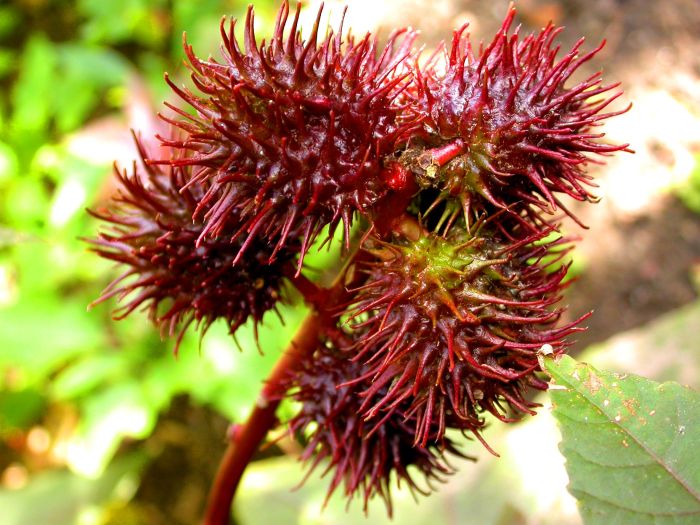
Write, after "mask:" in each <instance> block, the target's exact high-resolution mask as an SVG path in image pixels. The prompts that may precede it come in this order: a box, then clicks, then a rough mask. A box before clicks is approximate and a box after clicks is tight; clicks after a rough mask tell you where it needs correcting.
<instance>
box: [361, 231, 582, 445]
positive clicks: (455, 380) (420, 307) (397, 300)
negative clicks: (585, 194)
mask: <svg viewBox="0 0 700 525" xmlns="http://www.w3.org/2000/svg"><path fill="white" fill-rule="evenodd" d="M563 243H564V240H563V239H561V238H560V239H558V240H548V239H544V233H539V234H529V235H527V236H525V237H523V238H521V239H515V238H513V239H509V238H505V237H503V236H502V235H499V234H498V230H496V229H494V228H493V227H492V226H491V225H490V224H481V225H479V226H478V227H477V228H476V229H475V230H474V231H473V232H472V233H469V232H467V231H466V230H463V229H461V228H458V227H453V228H452V229H451V230H450V232H449V233H448V234H447V235H446V236H445V237H442V236H438V235H436V234H433V233H427V234H424V235H423V236H422V237H420V238H419V239H417V240H415V241H412V240H408V239H404V240H402V241H399V242H396V243H391V244H390V243H386V242H379V241H375V242H374V244H375V246H374V248H370V249H369V250H370V251H371V253H372V254H373V255H374V257H375V260H374V262H371V263H368V264H366V265H365V271H366V272H367V273H368V281H367V283H366V284H365V285H364V286H362V287H361V288H360V289H359V290H358V295H357V299H356V303H355V305H354V308H353V310H352V318H353V319H354V320H355V329H358V330H363V331H365V332H366V336H365V337H364V338H363V339H362V340H361V341H360V342H359V343H358V345H357V349H356V351H357V353H356V355H355V357H354V359H356V360H360V361H362V362H365V363H366V364H367V367H368V368H367V372H366V373H365V374H364V375H363V376H362V377H361V378H358V381H362V382H367V381H370V382H369V387H368V388H367V391H366V392H365V394H364V395H365V401H364V403H363V405H362V410H363V413H364V414H365V416H366V417H368V418H370V419H372V418H377V419H381V418H382V417H384V415H385V414H386V413H391V412H392V411H393V410H394V409H395V407H397V406H399V405H401V404H405V403H408V404H409V406H410V409H409V410H408V411H407V413H408V414H411V415H415V416H416V419H415V421H416V426H415V429H414V430H415V441H416V444H420V445H422V446H425V445H426V444H427V443H428V442H429V440H430V439H431V437H430V435H431V434H430V432H428V429H430V428H433V425H434V424H437V426H438V428H439V429H440V430H439V432H438V434H437V435H438V437H439V436H441V435H442V434H443V432H444V429H445V428H446V427H456V428H459V429H462V430H465V431H470V432H473V433H474V434H476V435H477V436H478V435H479V430H480V428H481V427H482V426H483V422H482V420H481V417H480V413H482V412H483V411H488V412H491V413H492V414H494V415H495V416H496V417H498V418H500V419H503V420H509V416H508V414H507V409H506V408H505V407H506V406H510V407H512V408H513V409H515V410H517V411H520V412H531V407H532V404H531V403H530V402H528V401H527V400H526V398H525V397H524V395H523V394H524V391H525V390H526V389H527V388H528V387H534V388H537V389H546V383H544V382H543V381H541V380H540V379H539V378H537V377H536V376H535V374H534V372H535V371H536V370H538V362H537V356H536V353H537V351H538V350H539V349H540V348H541V347H542V346H543V345H551V346H552V348H553V350H554V352H555V353H560V352H563V351H564V347H565V345H566V343H565V341H564V337H565V336H566V335H568V334H570V333H572V332H574V331H577V330H579V329H578V328H576V327H575V326H576V325H577V324H578V323H579V322H580V321H581V320H580V319H579V320H577V321H575V322H574V323H571V324H567V325H565V326H561V327H556V326H555V324H556V322H557V320H558V319H559V317H560V315H561V313H562V310H561V309H557V308H554V307H553V305H555V303H557V302H558V301H559V299H560V293H561V291H562V289H563V288H564V286H565V285H564V284H563V283H562V280H563V278H564V277H565V275H566V271H567V266H566V265H561V264H559V261H560V260H561V258H562V257H563V256H564V254H565V253H566V248H565V247H563V246H562V245H563ZM557 265H558V267H557ZM380 390H382V391H385V392H386V394H385V395H383V396H381V397H379V398H377V392H379V391H380Z"/></svg>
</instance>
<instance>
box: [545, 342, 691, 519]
mask: <svg viewBox="0 0 700 525" xmlns="http://www.w3.org/2000/svg"><path fill="white" fill-rule="evenodd" d="M545 368H546V370H547V372H548V373H549V374H550V375H551V376H552V378H553V379H554V381H555V382H556V384H557V385H558V386H559V388H556V387H555V389H553V390H552V391H551V394H552V402H553V405H554V417H555V418H556V419H557V420H558V422H559V425H560V428H561V432H562V442H561V445H560V448H561V451H562V453H563V454H564V456H565V457H566V460H567V471H568V473H569V478H570V485H569V490H570V492H571V493H572V494H573V495H574V496H575V497H576V498H577V499H578V500H579V506H580V510H581V514H582V516H583V519H584V521H585V523H586V524H587V525H595V524H601V525H603V524H605V525H608V524H610V523H614V524H616V525H626V524H630V525H646V524H649V525H651V524H654V525H663V524H674V525H681V524H683V525H692V524H697V523H699V522H700V454H698V450H697V445H698V439H699V438H700V394H698V393H697V392H695V391H693V390H690V389H689V388H685V387H682V386H681V385H679V384H677V383H671V382H669V383H656V382H654V381H650V380H648V379H645V378H643V377H639V376H634V375H626V374H623V375H620V374H613V373H610V372H606V371H599V370H597V369H595V368H594V367H592V366H590V365H588V364H585V363H577V362H576V361H575V360H574V359H572V358H571V357H567V356H564V357H562V358H560V359H558V360H552V359H546V360H545Z"/></svg>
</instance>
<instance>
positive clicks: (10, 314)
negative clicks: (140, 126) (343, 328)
mask: <svg viewBox="0 0 700 525" xmlns="http://www.w3.org/2000/svg"><path fill="white" fill-rule="evenodd" d="M257 4H258V6H256V7H258V12H257V14H258V17H259V21H260V22H261V25H262V27H261V31H262V32H265V31H266V30H267V29H268V26H269V24H270V22H271V20H270V17H271V15H272V6H271V5H270V6H269V7H266V6H265V5H264V3H262V4H263V5H260V4H261V2H257ZM270 4H271V2H270ZM245 7H246V5H245V3H243V2H237V1H226V0H207V1H203V2H198V1H195V0H192V1H185V0H171V1H167V2H166V1H165V0H156V1H153V0H114V1H109V2H104V1H103V0H79V1H78V2H64V1H60V0H18V1H16V2H14V3H11V4H9V5H2V6H0V475H2V476H4V477H3V478H2V479H1V480H0V481H2V482H3V484H10V485H11V484H12V483H13V481H12V479H11V477H8V474H7V473H8V472H11V471H12V469H13V468H14V469H15V471H17V467H18V468H19V471H20V472H24V473H25V474H26V475H28V484H26V483H27V480H23V481H22V483H21V484H22V485H26V486H25V487H24V488H23V489H22V490H20V491H17V490H8V489H2V488H0V507H1V508H2V509H3V511H2V515H3V517H2V522H3V524H8V525H9V524H13V523H17V524H18V525H19V524H21V525H26V524H27V523H42V524H56V525H70V524H73V523H78V522H80V523H88V522H89V523H102V522H103V521H104V519H103V518H104V517H103V516H102V514H101V511H99V509H100V506H99V504H100V502H106V501H113V500H114V498H117V499H120V498H121V499H122V500H125V499H128V498H130V497H131V496H132V495H133V493H134V490H126V491H125V490H124V483H123V482H120V481H119V480H122V481H123V480H124V479H127V480H131V481H130V482H129V483H131V484H132V485H133V484H134V483H136V484H138V472H139V470H140V469H141V468H142V467H143V465H144V464H145V462H146V461H147V458H146V457H145V456H144V454H137V455H136V456H133V454H132V455H131V456H129V455H127V456H124V455H123V454H118V451H119V447H120V445H121V444H122V443H123V440H124V438H125V437H130V438H136V439H142V438H146V437H147V436H149V435H150V434H151V433H152V432H153V430H154V426H155V424H156V420H157V417H158V415H159V413H160V412H161V411H163V410H164V409H165V408H167V407H168V406H169V404H170V401H171V399H172V398H173V396H175V395H177V394H179V393H183V392H186V393H189V394H190V396H191V397H192V399H193V400H194V401H195V402H197V403H199V404H201V405H206V406H210V407H212V408H214V409H215V410H217V411H218V412H220V413H221V414H223V415H224V416H226V417H227V418H230V419H232V420H240V419H242V418H243V417H245V415H246V413H247V411H248V407H249V406H250V404H251V403H252V401H253V400H254V399H255V396H256V395H257V391H258V389H259V388H260V384H261V381H262V380H263V378H264V377H265V375H266V373H267V371H268V370H269V368H270V367H271V366H272V363H274V361H275V359H276V357H277V355H278V354H279V352H280V351H281V349H282V347H283V346H284V345H285V344H286V342H287V341H288V339H289V337H290V335H291V334H292V333H293V332H294V330H295V327H296V326H297V324H298V322H299V321H300V319H301V318H302V317H303V315H304V309H303V308H302V307H300V306H299V305H297V304H294V305H289V306H285V307H283V308H282V310H283V312H282V313H283V316H284V318H285V321H286V323H285V325H284V326H282V325H280V322H279V320H277V318H276V316H275V315H274V314H272V315H270V316H268V317H266V318H265V328H267V329H263V330H262V332H261V335H260V346H261V348H264V350H265V352H264V355H262V356H261V355H260V354H259V353H258V352H257V351H256V349H255V348H256V345H255V342H254V340H253V335H252V330H250V329H248V330H247V331H246V330H243V331H242V332H241V333H239V334H238V337H237V338H238V341H239V343H240V346H241V347H243V348H244V349H245V350H246V351H245V352H239V351H238V350H237V349H236V346H235V344H234V343H233V341H232V340H231V338H230V336H229V335H228V334H227V332H226V328H225V327H224V326H218V325H215V326H214V327H213V328H212V329H211V331H210V333H209V334H208V335H207V337H206V338H205V339H204V340H203V341H202V342H201V343H200V341H199V338H198V335H197V334H189V335H188V336H187V337H186V338H185V341H184V342H183V344H182V346H181V348H180V354H179V357H178V358H177V359H175V358H174V357H173V355H172V348H173V342H172V341H168V340H165V341H161V339H160V338H159V336H158V333H157V332H156V330H155V329H154V328H153V327H152V326H151V325H150V324H149V323H148V321H147V320H146V319H145V316H139V315H134V316H133V318H131V319H128V320H126V321H123V322H121V323H114V322H113V321H112V320H111V316H110V310H111V308H113V306H114V304H113V303H108V304H104V305H100V306H98V307H96V308H94V309H93V310H92V311H90V312H86V306H87V305H88V304H89V303H90V302H91V301H93V300H94V299H95V298H96V297H98V296H99V293H100V291H101V289H102V288H103V287H104V286H105V285H106V284H107V283H108V282H109V281H110V280H111V278H113V277H114V276H115V270H114V268H113V267H112V266H111V265H110V264H108V263H106V262H105V261H103V260H101V259H99V258H98V257H96V256H95V255H93V254H91V253H90V252H89V251H88V247H87V245H86V243H84V242H82V241H80V240H79V238H82V237H94V236H95V234H96V231H97V229H98V225H97V224H96V221H95V220H94V219H92V218H91V217H89V216H88V215H87V214H86V213H85V212H84V209H85V208H86V207H91V206H98V205H99V204H100V201H101V200H104V198H105V192H107V193H108V192H109V183H108V182H107V181H108V179H109V178H110V177H111V171H112V168H111V163H112V161H113V158H110V157H109V156H108V154H109V152H113V151H114V148H113V147H111V149H110V144H111V143H110V140H112V142H113V137H111V136H109V133H114V130H115V129H116V131H117V132H118V134H119V136H120V137H121V136H124V137H128V127H129V125H130V123H129V122H127V120H126V119H125V118H124V115H125V114H126V113H127V110H128V109H129V108H128V104H129V100H130V95H131V94H130V93H129V89H130V86H131V85H132V81H133V78H134V77H137V78H139V79H141V82H142V83H143V84H144V85H145V86H147V91H149V94H150V95H151V97H152V98H153V100H156V101H159V100H162V99H163V98H164V97H165V96H166V94H167V88H166V86H165V83H164V82H163V79H162V75H163V72H164V71H166V70H167V71H170V72H171V73H174V74H175V75H178V74H181V75H183V77H184V73H186V71H185V70H184V68H183V67H182V57H183V53H182V32H183V30H185V29H186V30H187V31H188V35H189V37H188V39H189V41H190V43H192V44H193V45H194V46H195V48H196V49H198V50H199V52H200V53H202V54H205V55H206V54H208V53H209V52H212V53H213V52H215V51H216V49H217V44H216V42H217V41H218V39H219V35H218V23H219V20H220V18H221V16H222V15H233V16H236V17H240V16H242V15H243V14H244V10H245ZM151 109H152V112H153V113H155V112H156V111H158V110H160V106H156V107H154V108H151ZM105 130H107V131H105ZM86 136H87V137H89V139H90V141H89V142H87V143H88V144H92V145H96V147H86V146H85V144H86V141H85V137H86ZM120 140H121V139H120ZM124 142H125V143H128V140H124ZM101 146H104V147H103V148H102V147H101ZM57 412H59V413H62V414H66V413H68V414H76V417H75V418H74V419H75V420H74V421H73V422H72V423H71V424H70V425H69V426H70V428H69V429H68V431H66V430H65V429H64V428H62V427H63V426H65V425H66V424H67V423H66V421H67V420H70V418H65V417H64V418H58V421H56V417H55V414H56V413H57ZM37 428H40V429H43V430H47V431H48V434H49V441H50V447H49V450H43V451H40V452H39V453H37V454H34V453H33V452H32V451H31V450H30V449H31V447H28V446H27V443H29V442H30V436H31V432H32V429H37ZM43 430H42V431H43ZM33 454H34V455H33ZM115 454H116V455H115ZM35 456H37V457H35ZM38 456H40V457H38ZM47 468H49V470H50V471H49V472H44V471H45V470H46V469H47ZM59 488H60V490H59ZM52 491H53V492H55V493H56V494H57V495H58V497H54V498H46V497H44V496H45V495H46V494H47V493H51V492H52ZM42 495H44V496H42ZM39 498H40V499H41V502H42V503H41V506H40V507H41V508H36V509H34V511H32V512H31V513H29V514H28V513H27V512H29V510H28V509H30V507H32V505H35V503H32V502H36V501H39ZM23 509H24V510H23ZM86 509H88V511H89V512H87V511H86ZM90 509H92V510H90ZM95 509H98V510H97V511H96V510H95ZM86 512H87V513H88V515H89V516H88V517H90V516H92V518H90V519H89V520H87V521H86V519H87V518H85V513H86ZM101 516H102V517H101Z"/></svg>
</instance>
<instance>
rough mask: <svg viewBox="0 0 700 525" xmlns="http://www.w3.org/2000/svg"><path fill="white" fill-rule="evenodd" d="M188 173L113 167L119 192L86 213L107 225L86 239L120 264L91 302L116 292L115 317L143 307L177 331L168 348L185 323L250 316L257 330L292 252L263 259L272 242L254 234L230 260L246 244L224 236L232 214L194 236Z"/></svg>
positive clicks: (204, 325) (232, 325)
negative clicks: (210, 233)
mask: <svg viewBox="0 0 700 525" xmlns="http://www.w3.org/2000/svg"><path fill="white" fill-rule="evenodd" d="M141 151H142V154H143V156H144V157H145V153H144V152H143V149H141ZM188 171H189V168H180V167H176V168H168V169H167V170H166V169H156V168H153V167H148V166H147V168H146V173H144V174H139V173H138V172H137V170H136V164H135V165H134V172H133V174H131V175H127V173H126V171H124V172H119V171H118V170H117V172H116V176H117V178H118V182H119V185H120V190H119V194H118V196H117V197H116V198H115V199H114V203H113V205H112V207H111V208H110V209H108V210H105V211H101V212H94V211H93V212H91V213H92V215H94V216H95V217H97V218H99V219H101V220H103V221H105V222H106V223H107V224H108V228H107V229H106V230H105V231H103V232H101V233H100V235H99V237H98V238H97V239H91V240H89V242H91V243H92V245H93V246H94V251H95V252H97V253H98V254H99V255H100V256H102V257H104V258H106V259H110V260H113V261H116V262H118V263H120V264H121V265H123V266H125V267H126V269H125V270H124V272H123V273H122V274H121V275H120V276H119V277H118V278H117V279H115V280H114V281H113V282H112V283H111V284H110V285H109V286H108V287H107V288H106V289H105V290H104V291H103V293H102V296H101V297H100V298H99V299H98V300H97V301H95V303H93V304H96V303H100V302H102V301H105V300H107V299H109V298H111V297H114V296H116V297H117V298H118V299H119V300H120V301H122V302H123V305H122V306H121V307H119V308H118V309H117V310H115V318H117V319H122V318H124V317H126V316H127V315H128V314H130V313H131V312H133V311H134V310H136V309H138V308H140V307H142V308H143V309H145V310H147V311H148V314H149V316H150V318H151V319H152V321H153V322H154V323H155V324H156V325H157V326H159V327H160V329H161V334H162V335H169V336H174V335H177V342H176V346H175V351H177V349H178V347H179V344H180V342H181V340H182V337H183V335H184V333H185V331H186V329H187V328H188V327H189V326H190V325H192V323H195V324H196V325H197V326H198V327H199V328H200V329H201V331H202V334H203V333H204V332H206V330H207V329H208V328H209V326H210V325H211V324H212V323H213V322H214V321H215V320H216V319H219V318H222V319H224V320H225V321H226V323H227V324H228V326H229V330H230V332H231V334H233V333H234V332H235V331H236V329H237V328H238V327H239V326H241V325H242V324H243V323H244V322H245V321H246V320H247V319H249V318H252V319H253V320H254V322H255V325H256V330H257V324H258V323H259V322H260V321H261V320H262V317H263V314H264V313H265V312H267V311H268V310H271V309H274V308H275V305H276V304H277V303H278V301H279V300H280V290H281V287H282V284H283V283H282V281H283V271H284V267H285V265H286V264H293V262H291V261H292V259H293V258H294V256H295V250H294V249H293V248H294V247H291V248H292V249H290V250H283V251H280V252H278V254H277V257H276V259H275V260H274V261H272V262H270V255H271V253H272V250H273V247H274V241H265V240H263V239H255V240H254V242H252V243H250V246H249V249H248V250H247V251H246V253H245V256H243V257H240V258H238V261H237V262H236V264H235V265H234V264H233V262H234V259H236V257H237V255H238V253H239V251H240V247H241V244H242V243H243V242H245V240H244V239H239V240H238V241H236V242H233V243H232V242H231V240H230V237H231V235H230V234H231V232H232V231H235V229H237V228H238V223H237V222H236V221H235V219H234V218H230V219H229V222H228V223H227V224H226V227H224V228H222V230H221V235H220V236H219V237H207V238H206V239H204V241H203V242H198V239H200V238H201V233H202V229H203V228H204V227H205V226H204V223H203V222H202V221H194V222H193V221H192V214H193V212H194V209H195V207H196V206H197V203H198V202H199V201H200V200H201V198H202V195H203V194H204V193H205V191H206V187H202V186H200V185H189V186H188V187H186V188H185V187H184V186H185V183H186V182H187V180H188V178H189V174H188Z"/></svg>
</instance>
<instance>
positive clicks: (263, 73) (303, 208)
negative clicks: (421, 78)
mask: <svg viewBox="0 0 700 525" xmlns="http://www.w3.org/2000/svg"><path fill="white" fill-rule="evenodd" d="M299 9H300V7H299V6H297V10H296V12H295V13H294V16H293V20H292V22H291V27H290V28H289V30H288V31H287V29H286V28H287V26H288V19H289V18H290V17H289V15H290V10H289V5H288V2H286V1H285V2H283V3H282V6H281V8H280V10H279V13H278V15H277V22H276V24H275V29H274V33H273V35H272V38H271V39H270V41H269V43H268V44H266V43H265V41H262V43H258V42H257V40H256V37H255V33H254V30H253V10H252V7H251V8H249V10H248V14H247V17H246V20H245V28H244V33H243V41H244V44H245V45H244V48H240V47H239V45H238V43H237V41H236V36H235V31H234V28H235V20H232V21H231V23H230V27H229V29H228V31H227V30H226V28H225V27H224V22H223V21H222V26H221V34H222V38H223V46H222V50H223V61H222V62H217V61H215V60H213V59H209V60H202V59H200V58H198V57H196V56H195V55H194V53H193V51H192V48H191V47H190V46H188V45H185V51H186V54H187V57H188V59H189V63H190V67H191V69H192V80H193V82H194V85H195V86H196V89H197V90H198V91H199V92H200V93H199V94H196V93H194V92H192V91H190V90H183V89H180V88H178V87H176V86H175V85H174V84H173V83H172V82H170V81H169V82H170V85H171V87H172V88H173V89H174V90H175V92H176V93H177V94H178V95H179V96H180V97H181V98H182V99H183V100H184V101H185V102H187V103H188V104H189V105H191V106H192V107H193V108H194V109H195V110H196V113H197V114H196V116H191V115H188V114H187V113H185V112H184V111H182V110H180V109H178V108H176V107H174V106H170V107H171V108H172V109H173V110H174V111H176V112H177V113H178V114H179V115H180V116H181V117H182V118H181V119H179V120H173V121H172V123H173V124H174V125H175V126H177V127H179V128H180V129H181V130H182V131H184V133H185V137H184V138H183V139H172V140H171V139H163V141H164V143H165V144H167V145H169V146H171V147H174V148H176V149H180V150H182V151H184V152H186V154H184V155H183V156H182V158H175V159H165V160H161V161H159V160H155V161H152V162H155V163H159V162H161V163H167V164H171V165H176V166H181V165H188V166H192V173H191V177H192V181H193V182H202V181H206V182H207V184H208V185H209V191H208V192H207V193H206V194H205V195H204V196H203V197H202V198H201V200H200V201H199V203H198V206H197V209H196V210H195V216H196V217H202V218H203V220H204V228H203V229H202V232H201V236H200V242H201V240H203V239H205V238H206V237H207V236H214V237H217V236H220V235H221V233H222V230H223V228H224V227H225V224H226V221H227V217H229V216H230V215H236V216H238V217H240V219H241V228H240V231H241V232H247V233H248V235H249V237H248V238H249V239H254V238H257V237H267V236H270V235H271V234H272V235H274V236H276V237H277V239H278V241H277V245H276V249H280V248H281V247H283V246H284V245H285V243H286V242H287V239H288V238H289V236H290V232H291V231H300V232H301V236H302V239H303V240H302V247H301V256H300V258H299V266H300V268H301V264H302V260H303V257H304V254H305V252H306V250H307V249H308V246H309V244H310V242H311V241H312V240H313V239H314V238H315V237H316V236H317V235H318V234H319V232H320V231H321V229H322V228H324V227H325V226H330V230H331V232H332V231H333V230H334V229H335V228H336V227H337V226H338V225H339V224H340V223H341V222H342V223H343V226H344V229H345V237H346V241H347V240H348V236H349V229H350V226H351V222H352V220H353V217H354V215H355V214H356V212H359V213H361V214H363V215H365V216H368V217H369V216H370V209H371V207H372V205H373V204H374V203H376V202H377V201H378V200H379V199H380V198H381V197H382V196H383V195H385V194H386V193H387V192H388V191H393V190H395V188H393V187H390V186H389V184H388V183H387V182H386V177H385V176H383V175H382V170H383V169H384V166H383V159H384V157H386V156H387V155H390V154H391V153H392V152H393V151H394V148H395V144H396V142H397V141H398V140H399V139H400V138H401V137H403V136H404V135H405V134H406V133H407V132H408V131H409V130H411V129H413V128H415V124H413V123H411V122H406V121H404V122H403V123H399V118H398V117H399V112H400V111H401V109H402V107H400V104H399V103H398V102H397V100H396V99H397V97H398V96H399V94H400V93H401V92H402V91H403V90H404V89H405V87H406V85H407V83H408V78H407V77H408V73H406V72H404V71H403V68H404V62H405V61H406V59H407V58H408V57H409V56H410V55H411V53H412V51H411V46H412V44H413V41H414V39H415V34H414V33H413V32H411V31H407V30H402V31H397V32H395V33H394V34H393V35H392V36H391V37H390V38H389V42H388V44H387V45H386V47H384V48H383V49H381V50H380V49H379V48H378V45H377V42H376V40H375V39H372V38H371V37H370V35H369V34H368V35H367V36H365V37H364V38H362V39H360V40H355V39H354V38H353V37H352V36H350V35H349V34H348V35H347V37H346V41H345V42H343V40H342V34H341V32H342V26H341V28H340V30H339V32H338V33H337V34H334V33H333V32H332V31H329V32H328V33H327V34H326V36H325V38H323V39H321V41H320V42H319V35H318V28H319V22H320V18H321V12H322V8H321V9H320V10H319V11H318V16H317V18H316V23H315V25H314V27H313V29H312V31H311V34H310V35H309V37H308V40H306V41H305V40H304V39H302V36H301V32H300V31H299V30H298V29H297V27H298V19H299ZM169 121H170V120H169ZM370 218H371V217H370ZM244 247H245V245H244Z"/></svg>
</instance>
